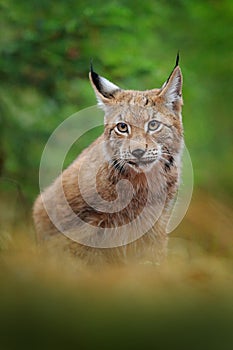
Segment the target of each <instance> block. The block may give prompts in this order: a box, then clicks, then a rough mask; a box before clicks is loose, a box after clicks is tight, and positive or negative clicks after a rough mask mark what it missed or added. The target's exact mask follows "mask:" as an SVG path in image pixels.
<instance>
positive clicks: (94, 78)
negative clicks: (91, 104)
mask: <svg viewBox="0 0 233 350" xmlns="http://www.w3.org/2000/svg"><path fill="white" fill-rule="evenodd" d="M89 78H90V81H91V84H92V86H93V89H94V91H95V94H96V97H97V101H98V104H99V106H100V107H102V108H104V107H105V105H106V104H107V103H108V102H110V100H111V99H113V98H114V93H115V92H116V91H117V90H120V88H119V87H118V86H117V85H115V84H113V83H111V82H110V81H109V80H107V79H105V78H103V77H101V76H100V75H98V74H97V73H95V72H94V71H93V67H92V65H91V71H90V73H89Z"/></svg>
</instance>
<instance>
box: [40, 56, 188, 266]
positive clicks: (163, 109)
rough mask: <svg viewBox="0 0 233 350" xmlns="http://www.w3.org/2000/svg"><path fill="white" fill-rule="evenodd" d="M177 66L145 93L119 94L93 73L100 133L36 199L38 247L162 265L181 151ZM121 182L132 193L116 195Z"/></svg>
mask: <svg viewBox="0 0 233 350" xmlns="http://www.w3.org/2000/svg"><path fill="white" fill-rule="evenodd" d="M178 61H179V56H177V60H176V64H175V67H174V69H173V71H172V73H171V74H170V76H169V78H168V79H167V80H166V82H165V83H164V84H163V86H162V87H161V88H158V89H152V90H146V91H135V90H124V89H122V88H120V87H119V86H117V85H115V84H113V83H112V82H110V81H109V80H107V79H106V78H104V77H101V76H99V75H98V74H97V73H95V72H94V70H93V68H92V67H91V71H90V74H89V76H90V81H91V84H92V86H93V89H94V91H95V94H96V97H97V101H98V105H99V107H100V108H102V109H103V110H104V112H105V115H104V133H103V134H102V135H101V136H100V137H99V138H98V139H97V140H96V141H95V142H93V143H92V144H91V145H90V146H89V147H88V148H86V149H85V150H84V151H83V152H82V153H81V154H80V155H79V156H78V157H77V159H76V160H75V161H74V162H73V163H72V164H71V165H70V166H69V167H68V168H67V169H66V170H65V171H64V172H63V173H62V174H61V176H59V177H58V178H57V179H56V181H55V182H54V183H53V184H52V185H51V186H50V187H49V188H47V189H45V191H44V192H42V193H41V195H40V196H39V197H38V198H37V200H36V202H35V204H34V209H33V216H34V222H35V226H36V230H37V234H38V238H39V240H40V241H46V242H53V243H52V244H53V246H54V242H56V243H55V247H56V244H58V245H59V247H60V248H62V249H64V250H68V251H70V252H71V253H72V254H74V255H75V256H78V257H79V258H81V259H83V260H84V261H86V262H88V263H98V262H100V263H101V262H126V261H128V259H136V260H138V259H147V260H148V259H151V260H153V261H155V262H160V261H162V260H163V259H164V257H165V255H166V246H167V234H166V225H167V222H168V220H169V216H170V213H171V208H172V203H173V200H174V198H175V195H176V192H177V189H178V186H179V179H180V171H181V155H182V148H183V126H182V118H181V109H182V104H183V101H182V93H181V91H182V74H181V70H180V67H179V65H178V63H179V62H178ZM93 118H94V116H93ZM80 179H81V180H80ZM122 180H127V181H129V182H130V183H131V188H132V191H131V193H130V195H129V187H128V186H127V185H125V182H124V185H123V186H122V187H121V189H120V192H119V188H117V185H118V183H120V182H121V181H122ZM128 199H129V200H130V201H129V202H127V200H128ZM101 200H103V201H104V203H105V207H103V206H102V207H101V206H100V204H101V203H100V202H101ZM106 203H107V207H106ZM108 203H109V210H105V209H106V208H107V209H108ZM122 203H126V204H125V205H124V206H122V205H121V204H122ZM114 205H115V207H114ZM110 207H111V209H110ZM101 208H102V209H101Z"/></svg>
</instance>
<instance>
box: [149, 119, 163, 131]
mask: <svg viewBox="0 0 233 350" xmlns="http://www.w3.org/2000/svg"><path fill="white" fill-rule="evenodd" d="M160 127H161V123H160V122H158V121H157V120H151V121H150V122H149V123H148V130H149V131H155V130H158V129H159V128H160Z"/></svg>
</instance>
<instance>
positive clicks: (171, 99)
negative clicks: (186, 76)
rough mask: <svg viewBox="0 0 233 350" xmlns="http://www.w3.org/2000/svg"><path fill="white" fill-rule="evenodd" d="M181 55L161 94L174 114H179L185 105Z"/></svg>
mask: <svg viewBox="0 0 233 350" xmlns="http://www.w3.org/2000/svg"><path fill="white" fill-rule="evenodd" d="M178 64H179V54H178V55H177V58H176V65H175V67H174V69H173V71H172V73H171V74H170V76H169V78H168V79H167V81H166V82H165V83H164V84H163V86H162V90H161V92H160V94H159V96H161V97H162V98H163V101H164V103H165V105H166V106H167V107H168V108H170V109H171V110H172V111H173V112H177V113H179V112H180V111H181V107H182V105H183V100H182V81H183V79H182V73H181V69H180V67H179V66H178Z"/></svg>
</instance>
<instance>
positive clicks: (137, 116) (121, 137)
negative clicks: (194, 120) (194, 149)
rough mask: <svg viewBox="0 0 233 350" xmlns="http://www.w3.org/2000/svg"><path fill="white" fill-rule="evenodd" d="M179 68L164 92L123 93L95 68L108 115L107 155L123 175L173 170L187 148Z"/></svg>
mask: <svg viewBox="0 0 233 350" xmlns="http://www.w3.org/2000/svg"><path fill="white" fill-rule="evenodd" d="M178 61H179V56H178V55H177V59H176V65H175V67H174V69H173V71H172V73H171V74H170V76H169V78H168V79H167V81H166V82H165V83H164V84H163V86H162V87H161V88H158V89H152V90H146V91H134V90H123V89H121V88H120V87H118V86H117V85H115V84H113V83H111V82H110V81H109V80H107V79H105V78H103V77H101V76H99V75H98V74H97V73H95V72H94V71H93V69H92V68H91V72H90V80H91V83H92V86H93V88H94V91H95V93H96V97H97V100H98V104H99V106H100V107H101V108H102V109H103V110H104V111H105V118H104V119H105V120H104V122H105V131H104V136H105V141H106V142H105V150H104V151H105V155H106V159H107V160H108V161H109V162H112V164H113V165H114V167H115V168H117V169H119V171H123V170H127V169H128V170H132V169H134V171H137V172H140V171H143V172H145V171H148V170H150V169H151V168H153V167H154V166H156V164H157V165H158V164H162V165H163V166H164V169H165V170H168V169H170V167H171V166H172V165H173V163H174V162H175V161H177V160H178V159H179V155H180V154H181V150H182V145H183V128H182V119H181V108H182V94H181V90H182V74H181V70H180V67H179V65H178V63H179V62H178Z"/></svg>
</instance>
